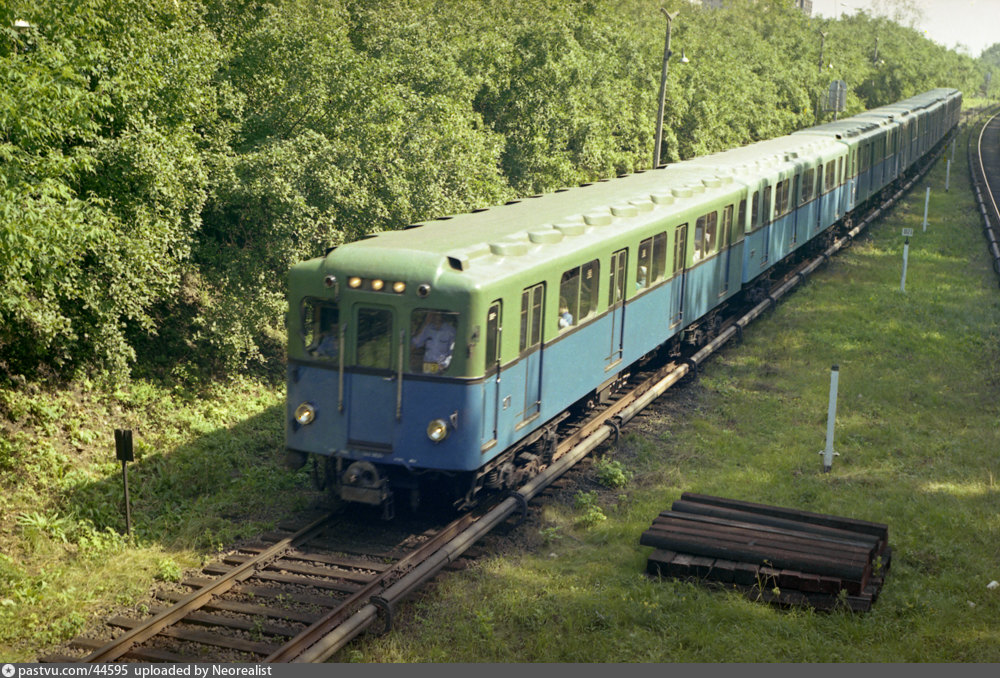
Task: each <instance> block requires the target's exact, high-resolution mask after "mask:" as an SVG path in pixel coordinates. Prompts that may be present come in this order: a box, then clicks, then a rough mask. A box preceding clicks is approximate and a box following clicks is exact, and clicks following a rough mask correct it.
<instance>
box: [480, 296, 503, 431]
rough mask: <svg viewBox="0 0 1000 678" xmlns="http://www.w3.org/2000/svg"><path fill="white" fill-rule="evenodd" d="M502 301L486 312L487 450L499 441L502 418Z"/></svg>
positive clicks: (485, 425) (494, 303)
mask: <svg viewBox="0 0 1000 678" xmlns="http://www.w3.org/2000/svg"><path fill="white" fill-rule="evenodd" d="M500 311H501V301H500V300H499V299H497V300H496V301H494V302H493V303H492V304H490V309H489V311H487V312H486V335H485V337H484V339H485V341H486V363H485V366H484V367H485V371H484V373H483V374H485V375H486V379H484V380H483V434H482V438H481V440H480V444H481V445H482V446H483V447H484V448H485V447H487V446H492V444H494V443H496V441H497V427H498V426H499V416H500V333H501V332H502V331H503V328H502V327H501V326H500V317H501V315H500Z"/></svg>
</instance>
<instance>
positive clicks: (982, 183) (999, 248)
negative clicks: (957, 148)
mask: <svg viewBox="0 0 1000 678" xmlns="http://www.w3.org/2000/svg"><path fill="white" fill-rule="evenodd" d="M997 115H1000V114H997V113H994V114H993V115H992V116H990V118H989V119H988V120H987V121H986V122H985V123H983V126H982V128H981V129H980V131H979V136H978V138H977V143H976V152H975V153H973V151H972V135H971V134H970V135H969V141H968V156H969V176H970V178H971V180H972V188H973V192H974V193H975V196H976V202H977V204H978V205H979V213H980V215H981V216H982V218H983V235H984V236H985V237H986V240H987V242H988V246H989V250H990V255H991V256H992V257H993V270H994V272H996V274H997V275H1000V242H998V236H997V231H996V229H995V228H994V227H993V223H996V224H998V225H1000V209H998V207H997V202H996V198H995V196H994V195H993V190H992V187H991V186H990V182H989V181H988V180H987V176H986V166H985V164H984V162H983V137H984V136H985V134H986V129H987V128H988V127H989V125H990V123H991V122H993V120H995V119H996V118H997ZM998 152H1000V151H998ZM977 158H978V160H979V163H978V164H979V166H978V167H976V163H975V160H976V159H977ZM977 170H978V171H977ZM984 187H985V189H986V192H987V193H988V195H989V199H990V203H991V204H992V206H993V212H992V214H990V212H989V208H988V206H987V204H986V200H985V199H984V198H983V188H984Z"/></svg>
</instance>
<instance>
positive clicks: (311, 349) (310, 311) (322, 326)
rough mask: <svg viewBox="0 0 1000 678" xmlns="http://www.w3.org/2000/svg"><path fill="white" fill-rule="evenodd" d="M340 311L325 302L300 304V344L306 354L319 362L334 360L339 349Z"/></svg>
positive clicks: (310, 301)
mask: <svg viewBox="0 0 1000 678" xmlns="http://www.w3.org/2000/svg"><path fill="white" fill-rule="evenodd" d="M339 321H340V311H339V309H338V308H337V304H335V303H333V302H327V301H316V300H308V299H307V300H305V301H303V302H302V342H303V344H304V346H305V349H306V352H307V353H308V354H309V355H310V356H312V357H314V358H319V359H321V360H334V359H336V358H337V356H338V355H339V348H340V334H339V332H340V322H339Z"/></svg>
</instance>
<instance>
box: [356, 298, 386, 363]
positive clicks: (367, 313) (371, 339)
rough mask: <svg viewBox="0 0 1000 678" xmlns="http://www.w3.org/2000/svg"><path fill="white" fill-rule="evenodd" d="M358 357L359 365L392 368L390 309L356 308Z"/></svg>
mask: <svg viewBox="0 0 1000 678" xmlns="http://www.w3.org/2000/svg"><path fill="white" fill-rule="evenodd" d="M357 341H358V350H357V353H358V359H357V364H358V365H359V366H360V367H375V368H378V369H391V368H392V311H390V310H389V309H381V308H359V309H358V335H357Z"/></svg>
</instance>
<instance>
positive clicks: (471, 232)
mask: <svg viewBox="0 0 1000 678" xmlns="http://www.w3.org/2000/svg"><path fill="white" fill-rule="evenodd" d="M718 174H719V173H718V172H716V171H714V170H712V169H711V168H706V167H698V166H692V165H686V164H684V163H678V164H674V165H667V166H665V167H661V168H658V169H655V170H647V171H643V172H637V173H635V174H630V175H625V176H622V177H618V178H615V179H608V180H602V181H597V182H594V183H592V184H584V185H582V186H577V187H574V188H568V189H562V190H560V191H556V192H554V193H549V194H545V195H540V196H534V197H529V198H523V199H521V200H514V201H511V202H509V203H507V204H505V205H499V206H496V207H491V208H488V209H481V210H476V211H474V212H470V213H467V214H459V215H455V216H449V217H443V218H439V219H434V220H432V221H426V222H421V223H418V224H413V225H411V226H409V227H407V228H405V229H403V230H399V231H386V232H383V233H378V234H375V235H373V236H369V237H368V238H364V239H362V240H359V241H355V242H353V243H349V244H347V245H344V246H342V247H338V248H336V249H335V250H333V251H331V252H330V253H329V254H328V255H327V256H326V265H327V266H328V267H330V268H332V269H340V270H357V271H360V273H359V274H363V273H365V272H366V271H367V272H372V273H373V272H374V271H375V268H373V267H375V266H380V267H382V268H383V269H385V268H392V269H393V270H397V271H400V272H405V270H414V269H420V270H421V271H422V272H424V273H425V274H426V272H427V270H428V268H430V269H435V268H438V269H445V270H448V269H450V270H452V271H456V272H463V273H466V272H470V273H471V275H470V281H474V280H476V279H478V277H479V276H477V275H475V269H484V268H488V269H489V270H490V271H491V272H490V273H489V276H491V277H495V276H496V275H497V274H496V265H497V264H501V265H503V267H504V268H505V270H506V271H507V272H508V273H511V274H515V273H516V272H517V270H519V269H524V268H531V267H534V266H536V265H537V264H538V259H539V257H541V258H542V259H543V260H549V259H551V258H552V257H553V256H554V255H557V254H558V255H562V254H568V253H569V252H570V251H576V250H580V249H585V248H586V247H588V246H590V245H593V244H596V243H599V242H601V241H603V240H605V239H606V238H607V234H608V232H609V231H608V230H606V228H605V227H613V228H615V229H618V230H619V231H622V230H626V229H629V228H631V227H633V225H634V226H636V227H638V226H640V225H645V224H648V223H649V221H650V220H657V219H661V218H663V217H665V216H667V215H668V214H674V213H677V212H683V211H685V210H686V209H687V207H688V206H692V207H693V206H694V205H698V204H703V203H704V202H705V201H706V200H713V199H715V198H716V197H721V196H722V195H729V194H733V193H735V192H737V191H738V190H739V189H738V187H737V186H736V185H735V182H734V181H733V179H732V177H727V176H718ZM665 207H670V208H671V209H670V211H669V212H668V211H666V210H664V209H663V208H665ZM581 236H583V237H581ZM570 242H573V243H575V244H574V245H573V246H570V247H566V245H568V244H569V243H570ZM557 244H562V245H563V246H562V248H561V250H560V251H558V252H557V251H556V250H555V249H553V248H551V247H549V246H551V245H557ZM400 269H402V270H400Z"/></svg>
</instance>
